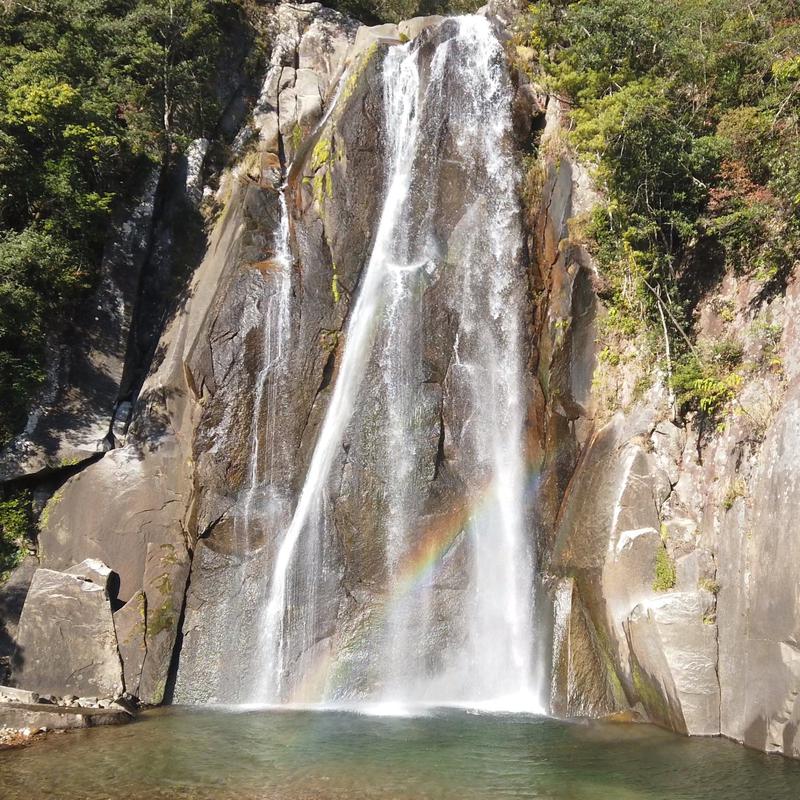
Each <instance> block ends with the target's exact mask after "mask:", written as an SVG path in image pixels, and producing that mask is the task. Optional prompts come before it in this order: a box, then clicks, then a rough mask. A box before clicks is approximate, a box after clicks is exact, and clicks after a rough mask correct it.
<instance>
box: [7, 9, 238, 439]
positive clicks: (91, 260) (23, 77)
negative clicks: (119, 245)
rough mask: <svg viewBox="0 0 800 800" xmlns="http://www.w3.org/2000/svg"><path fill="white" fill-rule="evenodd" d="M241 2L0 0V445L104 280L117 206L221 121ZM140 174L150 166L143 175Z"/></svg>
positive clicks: (23, 410) (10, 431) (18, 421)
mask: <svg viewBox="0 0 800 800" xmlns="http://www.w3.org/2000/svg"><path fill="white" fill-rule="evenodd" d="M242 16H243V10H242V8H241V7H240V6H239V5H238V4H237V2H235V1H234V0H47V2H45V0H28V2H25V3H22V2H16V1H15V0H6V2H5V3H4V4H3V5H2V7H0V382H1V383H2V386H3V388H4V397H3V402H2V403H1V404H0V444H2V442H4V441H5V440H7V439H8V438H9V437H10V436H11V435H12V434H13V433H14V432H15V431H16V430H17V429H18V428H19V426H20V424H21V422H22V420H23V419H24V415H25V412H26V410H27V406H28V404H29V402H30V398H31V396H32V395H33V393H34V392H35V391H36V389H37V388H38V387H39V386H41V384H42V381H43V380H44V375H45V353H46V351H47V349H48V346H49V344H48V339H50V338H52V337H53V335H54V334H56V333H57V332H58V331H59V330H61V328H62V327H63V325H64V324H65V321H66V320H67V319H68V318H69V315H70V310H71V309H72V308H74V304H75V302H76V301H77V300H78V299H80V298H81V297H82V296H85V294H86V292H87V291H89V290H90V289H91V287H92V285H93V283H94V282H95V281H96V278H97V267H98V264H99V260H100V255H101V251H102V247H103V244H104V241H105V238H106V235H107V232H108V229H109V222H110V217H111V214H112V213H113V210H114V208H115V205H116V204H118V203H120V202H123V201H127V200H129V199H130V198H131V197H132V196H133V194H134V193H135V191H136V190H137V189H138V186H139V182H140V180H141V176H142V175H143V174H146V173H147V172H148V171H149V169H146V167H147V165H148V164H158V163H165V164H168V163H169V162H170V160H171V158H172V157H173V156H174V154H175V153H177V152H179V151H180V149H181V148H182V147H183V146H185V144H186V143H187V142H188V141H190V140H191V139H192V138H195V137H196V136H199V135H201V134H208V133H210V132H211V129H212V126H213V125H214V124H215V121H216V118H217V116H218V109H217V108H216V99H215V98H216V91H215V85H214V81H215V75H216V72H217V70H216V65H217V63H218V62H219V61H220V59H221V57H222V55H223V52H224V44H225V38H224V37H225V31H226V30H228V29H232V27H233V26H235V25H236V24H238V23H239V21H240V18H241V17H242ZM143 168H145V169H143Z"/></svg>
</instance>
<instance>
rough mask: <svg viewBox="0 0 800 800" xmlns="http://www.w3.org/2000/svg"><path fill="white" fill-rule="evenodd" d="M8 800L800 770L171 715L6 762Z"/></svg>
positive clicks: (577, 741) (725, 756)
mask: <svg viewBox="0 0 800 800" xmlns="http://www.w3.org/2000/svg"><path fill="white" fill-rule="evenodd" d="M0 798H3V799H5V798H15V799H16V798H26V800H32V799H33V800H38V798H59V800H74V799H76V798H81V799H82V800H96V799H97V800H99V799H100V798H103V799H104V800H105V798H114V799H115V800H122V799H123V798H124V799H125V800H139V799H140V798H141V800H144V799H145V798H147V799H148V800H157V799H159V798H170V800H173V799H174V798H187V799H188V798H192V800H206V799H208V800H211V798H213V799H214V800H229V799H230V800H233V798H236V800H266V799H267V798H268V799H269V800H278V799H280V800H333V799H336V800H338V799H339V798H348V800H361V799H362V798H365V799H369V800H371V799H372V798H376V800H377V799H378V798H380V800H407V799H411V798H415V799H419V800H429V799H430V800H434V799H435V800H450V798H452V799H453V800H479V799H480V800H488V798H492V799H494V798H498V799H501V800H502V799H504V798H510V799H514V800H515V799H516V798H547V799H548V800H550V799H552V800H584V799H586V800H588V799H589V798H591V799H592V800H599V799H600V798H602V799H603V800H634V798H636V800H644V799H645V798H647V800H682V798H687V799H688V798H691V800H704V799H705V798H720V800H783V798H786V799H787V800H790V799H791V800H797V798H800V763H797V762H792V761H787V760H784V759H781V758H779V757H775V756H766V755H763V754H760V753H756V752H753V751H749V750H746V749H745V748H743V747H740V746H738V745H735V744H733V743H731V742H726V741H723V740H718V739H684V738H682V737H678V736H673V735H671V734H669V733H666V732H664V731H661V730H659V729H657V728H652V727H650V726H645V725H611V724H591V725H589V724H573V723H564V722H557V721H554V720H549V719H542V718H536V717H521V716H491V715H478V714H470V713H467V712H463V711H449V712H441V713H436V714H432V715H429V716H426V717H418V718H387V717H368V716H360V715H357V714H348V713H334V712H324V713H323V712H302V711H292V712H265V711H251V712H238V713H236V712H223V711H209V710H202V711H187V710H179V709H171V710H163V711H158V712H153V713H149V714H145V715H143V716H142V718H140V720H138V721H137V722H134V723H133V724H130V725H126V726H122V727H116V728H95V729H91V730H86V731H77V732H74V733H70V734H62V735H57V736H51V737H49V738H47V739H45V740H44V741H42V742H39V743H37V744H34V745H32V746H30V747H27V748H24V749H22V750H13V751H5V752H0Z"/></svg>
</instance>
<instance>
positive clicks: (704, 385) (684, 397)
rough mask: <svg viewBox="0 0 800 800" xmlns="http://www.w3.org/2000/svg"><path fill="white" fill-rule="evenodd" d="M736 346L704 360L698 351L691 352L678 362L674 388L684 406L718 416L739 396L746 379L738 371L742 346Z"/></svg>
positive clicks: (673, 377) (681, 404)
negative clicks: (736, 347) (739, 347)
mask: <svg viewBox="0 0 800 800" xmlns="http://www.w3.org/2000/svg"><path fill="white" fill-rule="evenodd" d="M734 347H735V346H732V347H731V348H730V350H729V349H727V347H726V346H723V347H722V348H721V353H720V354H719V355H718V357H717V358H714V357H713V355H712V356H711V357H710V358H706V359H704V360H702V361H701V359H700V357H699V355H698V354H697V353H696V352H692V353H688V354H687V355H686V356H685V357H684V358H683V359H681V360H680V361H679V362H678V363H677V364H676V365H675V368H674V370H673V373H672V389H673V391H674V392H675V398H676V400H677V401H678V404H679V405H680V407H681V408H683V409H684V410H690V411H699V412H701V413H702V414H704V415H705V416H706V417H708V418H710V419H714V418H715V417H717V416H718V415H719V414H720V413H721V412H722V411H723V410H724V408H725V406H726V405H727V404H728V403H729V402H730V401H731V400H733V398H734V397H736V394H737V392H738V390H739V388H740V387H741V385H742V382H743V379H742V376H741V375H740V374H739V373H738V372H735V371H734V369H735V367H736V366H737V365H738V364H739V362H740V361H741V350H738V351H737V350H735V349H734ZM713 352H714V351H713V348H712V354H713ZM737 352H738V358H737V357H736V353H737Z"/></svg>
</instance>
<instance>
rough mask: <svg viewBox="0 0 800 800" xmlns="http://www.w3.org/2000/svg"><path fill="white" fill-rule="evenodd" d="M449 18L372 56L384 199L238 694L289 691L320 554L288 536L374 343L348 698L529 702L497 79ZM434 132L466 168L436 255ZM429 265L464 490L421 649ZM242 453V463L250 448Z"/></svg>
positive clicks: (506, 159)
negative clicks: (374, 566)
mask: <svg viewBox="0 0 800 800" xmlns="http://www.w3.org/2000/svg"><path fill="white" fill-rule="evenodd" d="M453 24H454V25H455V26H456V29H455V31H454V32H453V34H452V35H451V36H449V38H443V40H442V41H440V42H439V43H438V44H437V46H436V49H435V52H434V53H433V55H432V57H431V59H430V63H429V64H426V65H425V68H424V69H423V68H422V67H421V64H420V49H419V47H417V46H416V45H415V43H411V44H407V45H404V46H396V47H393V48H391V49H389V51H388V52H387V54H386V56H385V60H384V63H383V86H384V107H385V117H386V135H387V154H388V164H387V180H386V190H385V200H384V203H383V209H382V212H381V215H380V221H379V225H378V229H377V233H376V235H375V240H374V245H373V249H372V254H371V257H370V259H369V263H368V264H367V267H366V271H365V274H364V275H363V277H362V281H361V286H360V289H359V293H358V296H357V299H356V302H355V305H354V307H353V310H352V314H351V317H350V321H349V324H348V326H347V331H346V339H345V342H346V344H345V347H344V352H343V355H342V358H341V363H340V365H339V370H338V375H337V377H336V381H335V385H334V387H333V391H332V394H331V397H330V401H329V404H328V408H327V412H326V415H325V418H324V422H323V424H322V427H321V429H320V431H319V435H318V438H317V442H316V446H315V449H314V452H313V455H312V457H311V461H310V464H309V467H308V471H307V474H306V478H305V483H304V485H303V488H302V491H301V493H300V497H299V500H298V502H297V506H296V508H295V512H294V515H293V518H292V520H291V524H290V525H289V526H288V529H287V530H286V533H285V535H284V536H283V538H282V540H281V541H280V544H279V546H278V550H277V554H276V556H275V558H274V561H273V565H272V574H271V579H270V582H269V584H268V587H269V588H268V596H267V597H266V600H265V604H264V608H263V614H262V620H261V639H260V642H259V646H258V651H259V653H260V657H261V659H262V666H261V674H260V677H259V680H258V681H257V683H256V685H255V686H254V691H253V696H252V699H253V700H257V701H262V702H263V701H266V702H281V701H284V700H286V699H288V697H289V692H288V687H287V686H286V682H287V681H286V673H287V666H288V665H287V663H286V659H287V642H288V639H289V637H290V636H291V635H292V630H293V626H292V625H291V624H290V623H291V616H292V614H293V613H295V611H294V610H293V608H292V603H291V601H290V595H291V591H292V588H291V587H292V586H293V585H294V586H295V588H296V586H297V584H298V582H299V583H300V584H301V587H300V588H301V590H302V593H303V594H304V595H309V594H313V591H314V586H315V580H316V576H315V574H314V570H315V569H319V568H320V567H319V565H318V564H317V565H314V566H310V565H309V564H308V563H306V562H305V561H304V562H303V564H302V565H299V564H298V560H299V559H298V549H299V548H300V546H301V542H302V541H303V540H304V539H311V538H314V537H318V536H319V535H320V526H324V524H325V522H324V520H325V518H326V514H325V504H326V502H327V496H328V486H329V483H330V481H331V478H332V477H333V476H332V475H331V467H332V464H333V462H334V460H335V458H336V456H337V453H338V451H339V450H340V448H341V446H342V442H343V437H344V435H345V432H346V430H347V429H348V426H349V425H351V424H354V422H353V414H354V410H355V409H356V408H357V406H358V403H359V398H360V397H361V396H362V395H363V393H364V392H365V391H366V390H367V389H368V388H369V387H366V386H365V385H364V382H365V375H369V374H370V373H369V371H368V369H367V366H368V364H369V363H370V361H371V360H377V363H378V364H379V365H380V374H381V380H382V386H380V387H377V388H375V387H373V388H374V389H375V391H376V392H377V393H378V394H379V395H380V397H381V398H382V408H383V414H384V424H383V425H382V426H381V428H382V434H381V436H380V437H378V438H379V440H376V441H375V442H374V443H372V444H373V447H372V449H374V450H375V451H376V452H378V454H379V458H380V460H381V461H382V463H383V464H384V467H385V471H386V474H385V484H384V494H385V497H384V498H382V500H383V501H384V502H385V509H386V518H385V519H384V520H383V521H382V524H383V526H384V530H383V538H384V541H385V549H386V553H385V558H386V587H385V594H386V598H385V602H384V620H383V624H382V627H381V631H380V633H379V634H378V635H377V637H375V636H373V639H376V640H377V641H376V642H375V643H374V647H373V649H372V650H371V653H372V655H371V658H372V659H373V661H374V663H373V664H372V672H373V674H374V676H375V680H374V685H373V688H372V689H370V690H369V691H368V692H367V693H366V694H364V693H362V694H361V695H360V696H359V697H358V698H357V699H359V700H363V701H374V702H379V703H387V704H388V703H391V704H401V705H410V704H416V703H431V704H437V703H454V704H455V703H458V704H475V705H478V704H480V705H493V706H496V707H501V708H509V709H528V710H531V709H538V708H540V707H541V706H540V694H539V687H538V686H537V685H536V676H535V675H534V674H533V673H534V668H533V649H534V648H533V638H534V637H533V593H534V571H535V565H534V560H533V547H532V539H533V536H532V534H531V530H530V528H531V526H530V518H529V514H528V508H527V501H526V465H525V453H524V451H523V447H524V425H525V417H526V402H525V393H526V385H525V366H526V365H525V363H524V355H523V348H522V333H523V327H524V325H525V320H524V319H523V315H522V309H523V308H524V307H525V292H526V290H527V283H526V281H525V276H524V271H523V269H522V267H521V263H522V259H521V258H520V250H521V246H522V245H521V242H522V234H521V228H520V220H519V207H518V202H517V199H516V191H515V188H516V172H515V166H514V159H513V155H512V151H511V148H510V147H509V146H508V140H509V136H510V131H511V115H510V102H511V94H510V86H509V81H508V76H507V74H506V71H505V68H504V66H503V63H504V62H503V55H502V49H501V47H500V45H499V43H498V41H497V39H496V38H495V36H494V34H493V32H492V30H491V26H490V24H489V22H488V21H487V20H486V19H485V18H483V17H477V16H476V17H463V18H459V19H457V20H456V21H455V22H454V23H453ZM447 136H449V137H451V139H452V142H451V144H450V147H451V149H452V150H453V153H454V154H455V156H456V157H457V160H458V162H459V164H460V167H459V169H461V170H462V171H465V172H468V173H469V175H470V176H471V178H470V186H469V192H468V193H467V194H468V196H465V197H464V198H460V200H461V201H462V206H463V207H462V208H461V212H460V221H459V222H458V223H457V224H456V225H455V226H454V229H453V230H452V232H451V233H450V235H449V238H448V241H447V247H446V248H445V249H446V254H445V255H444V256H442V247H441V243H439V242H438V241H437V231H436V230H435V224H434V222H435V220H436V217H437V214H439V209H438V208H437V207H436V205H435V201H434V200H433V199H432V198H430V197H428V193H426V189H427V186H428V184H429V183H431V182H432V177H433V176H434V174H438V173H439V172H441V171H442V170H443V169H445V168H446V167H447V165H446V164H445V163H443V158H442V156H441V153H440V150H441V146H440V145H441V141H442V140H443V139H444V138H446V137H447ZM451 161H453V159H451ZM444 274H448V275H450V276H451V282H452V285H453V286H454V287H456V288H455V291H454V292H452V293H451V295H450V296H448V297H447V301H446V302H447V303H448V305H449V308H450V312H451V313H452V315H453V316H454V317H455V318H456V319H457V330H456V333H455V340H454V342H453V357H452V360H451V365H450V368H449V370H448V376H447V392H448V393H449V394H450V395H453V396H455V397H456V398H457V401H458V403H459V404H460V405H461V406H462V407H463V409H464V413H463V414H462V417H461V424H460V426H459V429H458V430H457V431H451V432H450V437H451V439H452V442H451V449H452V451H453V452H454V453H455V456H454V461H455V462H456V463H455V467H454V469H455V470H456V472H457V474H458V478H459V480H460V481H461V484H462V485H463V487H464V494H465V498H466V510H465V512H464V514H463V520H462V521H461V523H460V526H459V529H460V533H459V537H458V540H459V541H460V544H459V545H458V546H459V547H461V548H462V550H463V551H464V553H465V557H464V563H465V565H466V566H465V571H466V572H467V574H466V576H465V585H464V586H463V588H462V589H461V594H462V600H461V602H460V605H459V613H458V615H457V618H456V619H453V620H451V621H450V629H451V630H450V634H449V636H450V640H451V642H452V644H451V646H450V647H448V648H447V651H446V652H444V653H441V652H440V653H434V652H432V651H431V645H430V638H431V637H430V635H429V634H430V632H431V630H432V627H433V626H434V625H435V624H438V622H437V611H436V602H437V601H436V597H435V593H434V592H433V590H432V588H431V587H432V584H431V582H430V581H429V582H428V583H423V584H421V585H420V586H418V587H417V589H416V590H415V591H413V592H409V591H407V590H406V589H405V586H404V583H405V571H406V565H407V564H408V562H409V560H410V559H412V558H413V554H414V552H415V551H416V550H417V549H418V545H419V542H418V539H419V536H420V519H421V509H420V503H419V502H418V499H417V498H418V493H419V491H420V489H421V487H420V485H419V484H420V477H419V476H420V469H419V455H418V447H417V437H418V433H417V430H416V426H415V415H416V408H417V401H418V394H419V392H420V391H421V389H420V387H421V386H422V384H423V382H424V380H425V376H424V375H423V374H422V368H421V360H422V359H421V349H422V348H423V346H424V344H425V343H424V341H423V339H424V337H423V334H422V332H421V331H420V329H419V326H418V325H417V324H416V319H417V317H418V316H419V314H420V308H421V302H422V301H421V297H422V293H423V292H424V289H425V286H426V285H430V284H431V283H433V282H435V281H437V280H439V279H440V278H441V276H443V275H444ZM255 462H256V467H255V468H257V462H258V457H257V453H256V459H255ZM253 482H255V478H254V476H251V483H253ZM248 513H249V512H248ZM453 546H455V545H453ZM434 571H435V567H434ZM311 605H312V604H311V603H307V604H306V606H307V607H311ZM439 616H441V615H439ZM297 677H298V676H293V678H294V679H296V678H297ZM328 694H329V695H333V696H347V695H348V692H347V687H341V686H335V685H334V686H332V687H331V686H330V685H329V687H328ZM318 699H320V700H325V699H327V698H326V697H320V698H318Z"/></svg>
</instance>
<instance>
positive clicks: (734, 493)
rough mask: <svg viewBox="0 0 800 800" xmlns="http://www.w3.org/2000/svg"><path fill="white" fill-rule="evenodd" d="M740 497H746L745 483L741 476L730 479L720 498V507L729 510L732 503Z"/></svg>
mask: <svg viewBox="0 0 800 800" xmlns="http://www.w3.org/2000/svg"><path fill="white" fill-rule="evenodd" d="M740 497H747V484H746V483H745V482H744V481H743V480H742V479H741V478H736V480H734V481H731V483H730V484H729V485H728V488H727V489H726V490H725V496H724V497H723V498H722V507H723V508H724V509H725V510H726V511H730V510H731V509H732V508H733V504H734V503H735V502H736V501H737V500H738V499H739V498H740Z"/></svg>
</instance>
